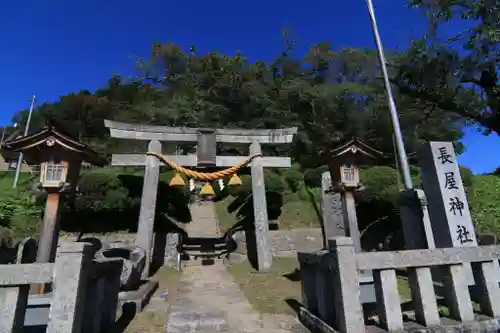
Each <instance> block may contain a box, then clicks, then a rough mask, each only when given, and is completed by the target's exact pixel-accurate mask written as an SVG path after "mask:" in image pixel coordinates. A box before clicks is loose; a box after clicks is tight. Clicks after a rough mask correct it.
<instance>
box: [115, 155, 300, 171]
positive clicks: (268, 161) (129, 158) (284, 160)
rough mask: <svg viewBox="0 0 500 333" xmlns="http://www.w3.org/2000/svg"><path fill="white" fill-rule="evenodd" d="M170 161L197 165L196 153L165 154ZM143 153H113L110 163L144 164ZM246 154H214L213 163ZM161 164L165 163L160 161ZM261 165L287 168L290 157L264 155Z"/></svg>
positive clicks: (237, 159)
mask: <svg viewBox="0 0 500 333" xmlns="http://www.w3.org/2000/svg"><path fill="white" fill-rule="evenodd" d="M166 156H167V157H168V158H169V159H170V160H171V161H172V162H174V163H177V164H180V165H183V166H186V167H195V166H198V157H197V156H196V155H166ZM146 157H147V156H146V155H145V154H113V156H112V157H111V165H113V166H145V165H146ZM247 158H248V156H216V158H215V165H216V166H218V167H231V166H234V165H237V164H240V163H242V162H244V161H245V160H246V159H247ZM160 164H161V165H165V163H163V162H160ZM262 165H263V166H264V167H266V168H289V167H291V165H292V160H291V159H290V157H279V156H264V157H262Z"/></svg>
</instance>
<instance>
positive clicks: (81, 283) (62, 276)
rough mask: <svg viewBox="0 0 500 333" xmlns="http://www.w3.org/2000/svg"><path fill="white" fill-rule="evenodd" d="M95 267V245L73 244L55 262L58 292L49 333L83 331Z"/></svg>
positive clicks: (49, 324) (52, 310) (56, 289)
mask: <svg viewBox="0 0 500 333" xmlns="http://www.w3.org/2000/svg"><path fill="white" fill-rule="evenodd" d="M91 266H92V245H91V244H88V243H69V244H67V245H66V244H65V246H64V247H61V248H60V250H59V252H58V254H57V258H56V261H55V263H54V280H53V286H54V294H53V298H52V302H51V305H50V312H49V323H48V325H47V331H46V332H47V333H80V332H81V328H82V321H83V309H84V304H85V296H86V288H87V282H88V277H89V273H90V271H91Z"/></svg>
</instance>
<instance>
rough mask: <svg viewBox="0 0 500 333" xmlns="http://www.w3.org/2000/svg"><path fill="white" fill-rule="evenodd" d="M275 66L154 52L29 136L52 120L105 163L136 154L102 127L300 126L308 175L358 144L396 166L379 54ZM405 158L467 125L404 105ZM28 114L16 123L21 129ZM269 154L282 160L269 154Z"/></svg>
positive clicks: (298, 148) (403, 100) (317, 49)
mask: <svg viewBox="0 0 500 333" xmlns="http://www.w3.org/2000/svg"><path fill="white" fill-rule="evenodd" d="M285 45H287V46H286V47H285V50H284V51H283V52H282V53H281V54H279V56H278V57H276V59H275V60H274V61H272V62H271V63H265V62H263V61H256V62H250V61H249V60H248V58H246V57H244V56H243V55H241V54H239V53H238V54H236V55H233V56H230V55H223V54H219V53H209V54H197V52H196V49H195V48H194V47H191V48H190V50H189V51H188V52H185V51H184V50H182V49H181V48H180V47H179V46H178V45H176V44H172V43H166V44H161V43H155V44H154V45H153V46H152V50H151V56H150V58H149V59H142V60H140V61H138V69H139V71H140V77H139V79H136V80H130V79H129V80H126V79H124V78H121V77H113V78H111V79H110V80H109V82H108V84H107V85H106V86H105V87H103V88H102V89H98V90H97V91H95V92H89V91H80V92H78V93H73V94H69V95H67V96H63V97H61V98H60V100H59V101H57V102H56V103H50V104H44V105H40V106H39V107H38V108H37V110H36V115H35V117H34V120H33V124H34V125H33V127H32V130H35V129H36V128H37V127H39V126H42V125H43V118H47V117H51V118H53V119H55V120H56V121H57V122H58V123H61V124H62V125H63V126H64V127H65V128H66V130H67V131H70V132H72V133H73V134H74V135H75V136H77V137H79V138H80V139H81V140H84V141H87V142H89V143H90V144H92V145H93V146H94V147H95V148H96V149H98V150H99V151H100V152H101V153H102V154H109V153H111V152H117V151H123V150H129V151H130V150H132V149H138V150H141V149H142V150H144V148H143V147H142V148H138V147H136V148H134V147H133V146H132V145H131V144H130V142H126V144H125V143H123V142H114V141H111V140H108V139H107V137H108V133H107V131H106V129H105V128H104V122H103V120H104V119H106V118H108V119H115V120H121V121H127V122H135V123H145V124H157V125H169V126H213V127H226V128H228V127H229V128H230V127H246V128H278V127H288V126H297V127H298V128H299V134H298V136H297V140H296V142H295V143H294V145H293V147H292V156H293V157H294V159H295V160H297V161H298V162H300V163H301V164H302V165H303V166H307V167H312V166H318V165H320V164H323V163H324V161H323V154H324V152H325V150H328V149H331V148H333V147H335V146H336V145H338V144H339V143H341V142H343V141H345V140H346V139H350V138H351V137H352V136H358V137H360V138H361V139H362V140H364V141H365V142H367V143H369V144H371V145H373V146H374V147H376V148H378V149H380V150H382V151H383V152H384V154H385V156H386V157H387V161H388V162H387V163H393V162H394V158H393V155H394V147H393V139H392V132H391V130H390V128H391V123H390V117H389V113H388V110H387V103H386V99H385V94H384V89H383V82H382V80H381V79H380V74H379V73H380V71H379V68H378V62H377V57H376V53H375V52H374V51H372V50H363V49H352V48H346V49H342V50H333V49H332V48H331V45H330V44H329V43H318V44H317V45H313V46H311V47H310V49H309V51H308V52H307V54H306V55H305V56H303V57H297V56H294V53H293V49H292V48H291V47H290V45H291V43H288V42H287V43H285ZM396 97H397V100H398V106H399V110H400V117H401V124H402V127H403V132H404V134H405V140H406V145H407V151H408V152H410V153H411V152H414V151H415V150H416V148H417V146H418V145H419V144H420V143H421V142H422V141H423V140H451V141H456V140H458V139H460V138H461V136H462V132H461V128H462V125H463V121H462V120H461V119H460V118H459V117H458V116H456V114H455V113H453V112H447V111H445V110H441V111H442V112H432V111H433V109H434V107H433V106H428V105H427V104H426V103H422V102H421V101H420V100H419V99H415V98H412V97H409V96H406V95H397V96H396ZM25 117H26V111H24V112H21V113H19V114H17V115H16V119H15V120H16V121H18V122H19V123H21V124H23V123H24V122H23V121H22V119H23V118H25ZM269 153H279V152H276V151H272V152H269Z"/></svg>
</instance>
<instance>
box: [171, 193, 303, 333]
mask: <svg viewBox="0 0 500 333" xmlns="http://www.w3.org/2000/svg"><path fill="white" fill-rule="evenodd" d="M191 214H192V216H193V221H194V222H192V223H190V224H189V225H188V227H187V228H186V231H187V232H188V234H189V235H190V236H191V237H216V236H218V226H217V219H216V216H215V209H214V205H213V203H211V202H202V203H199V204H195V205H193V206H191ZM169 303H170V308H169V314H168V324H167V330H166V331H167V333H188V332H204V333H212V332H231V333H261V332H262V333H264V332H268V333H285V332H290V330H288V329H285V328H282V327H280V326H284V325H280V323H281V322H282V321H280V320H273V318H269V317H266V318H261V316H260V315H259V314H258V313H256V312H255V311H254V310H253V309H252V307H251V306H250V304H249V303H248V300H247V299H246V298H245V296H244V295H243V292H242V291H241V290H240V289H239V287H238V286H237V284H236V283H235V282H234V280H233V277H232V276H231V275H230V274H229V273H228V272H227V270H226V267H225V266H224V264H223V263H222V261H221V260H216V261H215V263H214V265H212V266H201V264H200V265H197V266H195V265H189V266H187V267H185V268H184V271H183V273H182V277H181V281H180V283H179V288H178V290H177V292H176V293H175V296H174V298H173V299H171V300H170V302H169ZM271 317H272V316H271ZM285 317H289V316H285ZM286 319H287V321H289V319H292V320H294V319H293V318H292V317H289V318H286Z"/></svg>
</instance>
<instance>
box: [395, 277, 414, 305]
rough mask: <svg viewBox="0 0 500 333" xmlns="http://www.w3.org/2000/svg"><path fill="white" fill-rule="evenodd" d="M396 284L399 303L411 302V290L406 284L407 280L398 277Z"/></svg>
mask: <svg viewBox="0 0 500 333" xmlns="http://www.w3.org/2000/svg"><path fill="white" fill-rule="evenodd" d="M397 282H398V292H399V298H401V301H408V300H411V290H410V285H409V284H408V280H407V279H403V278H400V277H398V278H397Z"/></svg>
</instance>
